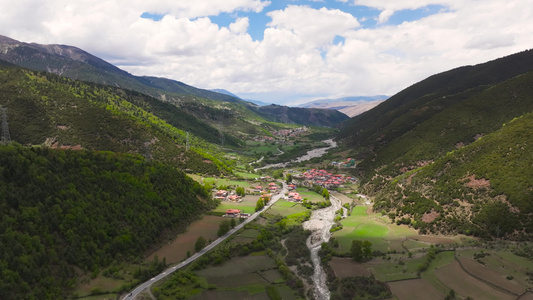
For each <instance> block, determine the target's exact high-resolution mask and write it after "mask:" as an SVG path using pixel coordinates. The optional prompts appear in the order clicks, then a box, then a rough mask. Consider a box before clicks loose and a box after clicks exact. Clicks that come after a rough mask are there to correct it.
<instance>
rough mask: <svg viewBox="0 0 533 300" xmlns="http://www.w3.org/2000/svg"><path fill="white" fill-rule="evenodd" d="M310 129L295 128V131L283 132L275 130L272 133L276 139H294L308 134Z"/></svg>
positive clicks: (287, 130)
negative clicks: (305, 133)
mask: <svg viewBox="0 0 533 300" xmlns="http://www.w3.org/2000/svg"><path fill="white" fill-rule="evenodd" d="M308 130H309V129H308V128H307V127H305V126H304V127H300V128H294V129H281V130H275V131H272V135H274V136H276V137H293V136H297V135H300V134H302V133H304V132H307V131H308Z"/></svg>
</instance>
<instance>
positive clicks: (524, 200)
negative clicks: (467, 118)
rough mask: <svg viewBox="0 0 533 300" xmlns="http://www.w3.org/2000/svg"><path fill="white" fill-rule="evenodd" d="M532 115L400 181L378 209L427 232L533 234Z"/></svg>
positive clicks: (378, 203)
mask: <svg viewBox="0 0 533 300" xmlns="http://www.w3.org/2000/svg"><path fill="white" fill-rule="evenodd" d="M532 132H533V113H528V114H525V115H523V116H521V117H519V118H516V119H513V120H512V121H510V122H509V123H507V124H504V126H503V127H501V128H500V129H498V130H496V131H495V132H493V133H491V134H488V135H487V136H485V137H483V138H481V139H479V140H477V141H476V142H474V143H472V144H470V145H468V146H466V147H463V148H461V149H458V150H456V151H453V152H450V153H448V154H446V155H444V156H442V157H441V158H439V159H437V160H436V161H435V162H434V163H432V164H429V165H427V166H425V167H422V168H419V169H417V170H415V171H413V172H408V173H406V174H404V175H402V176H399V177H397V178H396V179H395V180H394V181H393V182H391V183H389V184H387V185H386V187H385V188H384V189H383V190H382V191H381V192H379V193H378V196H377V197H376V204H375V209H377V210H381V209H385V210H387V211H390V212H392V213H393V215H394V216H395V217H396V218H398V219H399V221H400V222H403V220H400V219H403V218H405V217H407V218H412V219H413V221H412V222H411V223H412V224H413V225H414V226H415V228H419V229H421V230H422V232H434V233H437V232H440V233H443V232H444V233H462V234H473V235H477V236H488V235H492V236H495V237H498V236H499V237H503V236H510V237H513V238H515V239H525V240H530V239H531V234H532V233H533V218H532V214H533V203H531V199H533V169H532V168H531V166H533V136H532V134H531V133H532Z"/></svg>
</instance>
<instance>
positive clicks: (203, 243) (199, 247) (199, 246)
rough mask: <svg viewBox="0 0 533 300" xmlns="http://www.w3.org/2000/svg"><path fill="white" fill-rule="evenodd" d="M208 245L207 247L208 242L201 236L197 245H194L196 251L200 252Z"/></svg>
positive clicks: (197, 240)
mask: <svg viewBox="0 0 533 300" xmlns="http://www.w3.org/2000/svg"><path fill="white" fill-rule="evenodd" d="M206 245H207V240H206V239H205V238H204V237H203V236H199V237H198V239H196V243H195V244H194V250H195V251H196V252H198V251H200V250H202V249H204V247H205V246H206Z"/></svg>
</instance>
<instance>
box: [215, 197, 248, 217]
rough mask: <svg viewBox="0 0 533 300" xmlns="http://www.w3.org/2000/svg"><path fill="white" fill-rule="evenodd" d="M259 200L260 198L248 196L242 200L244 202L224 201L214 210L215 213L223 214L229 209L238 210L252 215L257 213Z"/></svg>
mask: <svg viewBox="0 0 533 300" xmlns="http://www.w3.org/2000/svg"><path fill="white" fill-rule="evenodd" d="M257 200H259V196H254V195H246V196H244V197H243V198H242V202H231V201H222V202H220V204H219V205H218V206H217V208H215V209H213V212H215V213H219V214H223V213H224V212H226V210H228V209H231V208H236V209H240V210H241V211H242V212H244V213H249V214H251V213H254V212H255V205H256V203H257Z"/></svg>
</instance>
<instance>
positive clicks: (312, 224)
mask: <svg viewBox="0 0 533 300" xmlns="http://www.w3.org/2000/svg"><path fill="white" fill-rule="evenodd" d="M323 142H324V143H326V144H328V146H327V147H323V148H316V149H312V150H309V151H307V154H305V155H303V156H300V157H298V158H296V159H293V160H292V161H290V162H284V163H277V164H269V165H266V166H264V167H261V168H257V169H255V170H256V171H257V170H262V169H269V168H285V167H287V166H288V165H289V164H291V163H299V162H302V161H307V160H310V159H312V158H315V157H321V156H322V155H324V154H326V153H327V151H328V150H329V149H331V148H335V147H337V143H336V142H335V141H334V140H332V139H329V140H324V141H323ZM330 201H331V206H329V207H326V208H322V209H318V210H315V211H313V213H312V214H311V218H310V219H309V221H306V222H304V223H303V227H304V229H306V230H307V229H308V230H311V231H312V232H313V233H312V234H311V235H310V236H309V238H308V239H307V242H306V244H307V247H308V248H309V250H310V251H311V260H312V261H313V268H314V273H313V282H314V291H313V293H314V297H315V299H319V300H327V299H329V298H330V293H329V289H328V285H327V275H326V272H324V270H323V268H322V265H321V262H320V257H319V256H318V251H319V250H320V248H321V246H322V243H325V242H328V241H329V238H330V237H331V233H330V232H329V230H330V228H331V226H332V225H333V223H334V219H335V212H336V211H337V210H339V209H340V208H341V201H340V200H339V199H337V198H335V197H334V196H331V195H330Z"/></svg>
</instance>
